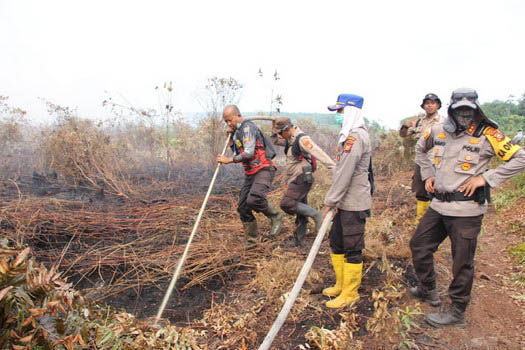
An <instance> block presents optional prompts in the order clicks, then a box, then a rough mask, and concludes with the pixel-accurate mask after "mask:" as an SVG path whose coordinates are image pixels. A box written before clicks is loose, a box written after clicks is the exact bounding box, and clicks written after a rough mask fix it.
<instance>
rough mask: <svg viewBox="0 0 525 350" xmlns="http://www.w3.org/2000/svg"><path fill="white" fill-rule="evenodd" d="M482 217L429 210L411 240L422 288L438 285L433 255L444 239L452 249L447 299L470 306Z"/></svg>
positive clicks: (415, 267)
mask: <svg viewBox="0 0 525 350" xmlns="http://www.w3.org/2000/svg"><path fill="white" fill-rule="evenodd" d="M482 220H483V215H479V216H468V217H457V216H444V215H441V214H439V213H438V212H437V211H435V210H433V209H432V208H429V209H428V210H427V212H426V213H425V216H423V218H422V219H421V221H420V223H419V225H418V227H417V229H416V232H415V233H414V236H413V237H412V239H411V240H410V250H411V251H412V260H413V263H414V269H415V270H416V274H417V277H418V278H419V281H420V282H421V284H422V285H423V286H424V287H426V288H428V289H433V288H435V285H436V272H435V270H434V252H435V251H436V250H437V249H438V247H439V245H440V244H441V242H443V240H445V238H447V237H450V242H451V246H452V275H453V279H452V282H451V283H450V286H449V288H448V295H449V297H450V299H451V300H452V301H453V302H456V303H460V304H465V305H466V304H467V303H468V302H469V301H470V292H471V290H472V283H473V282H474V255H475V253H476V244H477V237H478V234H479V231H480V230H481V222H482Z"/></svg>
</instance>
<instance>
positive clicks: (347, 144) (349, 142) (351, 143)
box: [344, 136, 356, 153]
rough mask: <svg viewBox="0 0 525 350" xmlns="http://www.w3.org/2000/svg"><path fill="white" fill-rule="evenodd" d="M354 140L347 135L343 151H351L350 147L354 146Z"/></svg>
mask: <svg viewBox="0 0 525 350" xmlns="http://www.w3.org/2000/svg"><path fill="white" fill-rule="evenodd" d="M355 140H356V138H355V137H353V136H348V137H347V138H346V141H345V146H344V151H345V153H350V152H352V147H353V146H354V141H355Z"/></svg>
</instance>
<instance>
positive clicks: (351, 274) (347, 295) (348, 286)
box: [326, 263, 363, 309]
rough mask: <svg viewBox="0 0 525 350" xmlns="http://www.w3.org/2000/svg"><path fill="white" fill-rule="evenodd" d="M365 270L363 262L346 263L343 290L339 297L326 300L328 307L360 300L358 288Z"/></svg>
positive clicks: (345, 304)
mask: <svg viewBox="0 0 525 350" xmlns="http://www.w3.org/2000/svg"><path fill="white" fill-rule="evenodd" d="M362 272H363V263H360V264H349V263H345V264H344V271H343V291H342V292H341V294H339V296H338V297H337V298H335V299H334V300H330V301H327V302H326V307H329V308H333V309H335V308H340V307H344V306H347V305H350V304H352V303H353V302H356V301H358V300H359V294H357V289H358V288H359V286H360V285H361V274H362Z"/></svg>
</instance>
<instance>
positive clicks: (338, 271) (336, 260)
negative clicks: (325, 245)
mask: <svg viewBox="0 0 525 350" xmlns="http://www.w3.org/2000/svg"><path fill="white" fill-rule="evenodd" d="M330 258H332V265H333V267H334V271H335V285H334V286H333V287H328V288H325V289H323V295H326V296H327V297H336V296H338V295H339V293H341V291H342V290H343V269H344V268H343V266H344V264H345V255H344V254H330Z"/></svg>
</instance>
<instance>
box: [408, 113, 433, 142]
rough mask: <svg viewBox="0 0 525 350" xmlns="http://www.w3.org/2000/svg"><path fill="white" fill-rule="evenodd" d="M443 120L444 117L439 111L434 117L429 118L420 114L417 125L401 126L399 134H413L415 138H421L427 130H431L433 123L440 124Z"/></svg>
mask: <svg viewBox="0 0 525 350" xmlns="http://www.w3.org/2000/svg"><path fill="white" fill-rule="evenodd" d="M442 122H443V117H442V116H440V115H439V114H438V113H436V114H435V115H434V117H433V118H428V117H427V116H426V115H425V114H421V115H419V117H418V119H417V120H416V125H415V126H411V127H409V128H406V127H401V129H400V130H399V136H401V137H408V136H413V137H414V138H415V139H419V138H420V137H421V136H423V135H424V134H425V132H426V131H427V130H430V128H431V127H432V125H434V124H439V123H442Z"/></svg>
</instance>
